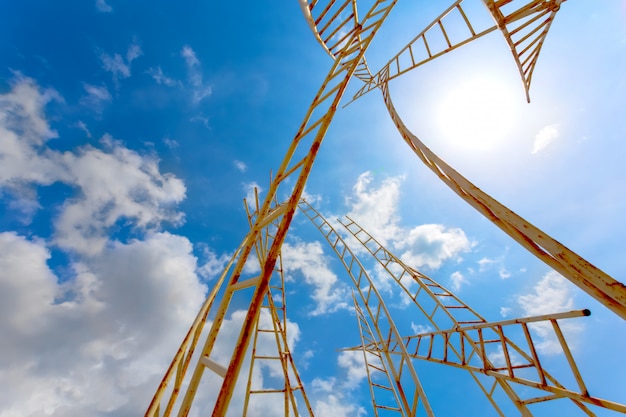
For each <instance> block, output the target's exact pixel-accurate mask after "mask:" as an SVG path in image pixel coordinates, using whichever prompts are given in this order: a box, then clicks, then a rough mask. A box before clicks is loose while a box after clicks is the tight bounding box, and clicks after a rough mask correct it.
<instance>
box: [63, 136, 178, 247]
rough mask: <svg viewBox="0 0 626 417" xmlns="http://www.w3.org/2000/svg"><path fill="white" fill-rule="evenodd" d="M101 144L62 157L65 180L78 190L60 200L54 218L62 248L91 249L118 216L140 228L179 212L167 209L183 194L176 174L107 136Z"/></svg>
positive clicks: (100, 243)
mask: <svg viewBox="0 0 626 417" xmlns="http://www.w3.org/2000/svg"><path fill="white" fill-rule="evenodd" d="M103 144H104V146H105V147H106V148H107V149H106V151H103V150H100V149H95V148H91V147H85V148H83V149H81V150H79V152H78V153H69V152H66V153H64V154H63V156H62V158H61V161H62V162H63V166H64V167H66V168H67V171H68V174H69V175H70V181H69V182H70V184H72V185H74V186H75V187H77V188H78V189H79V190H80V197H78V198H75V199H72V200H70V201H66V202H65V204H64V206H63V209H62V211H61V214H60V216H59V218H58V219H57V221H56V229H57V234H56V242H57V244H59V245H60V246H61V247H63V248H67V249H71V250H75V251H77V252H82V253H86V254H94V253H96V252H98V251H100V250H102V248H103V245H104V244H105V243H106V240H107V237H106V235H105V233H106V232H107V230H108V229H109V228H111V227H112V226H113V225H115V224H116V223H117V222H118V221H120V220H123V219H126V220H129V219H130V220H132V225H133V227H136V228H141V229H146V228H150V227H154V226H159V225H160V224H161V223H162V222H163V221H171V222H174V223H176V222H179V221H181V220H182V214H181V213H178V212H176V211H174V210H172V209H170V208H171V207H172V206H173V205H174V204H176V203H178V202H180V201H182V200H183V199H184V197H185V186H184V184H183V182H182V181H181V180H180V179H178V178H176V177H174V176H173V175H171V174H161V173H160V172H159V170H158V161H157V160H156V159H153V158H148V157H144V156H141V155H139V154H137V153H136V152H134V151H131V150H129V149H127V148H124V147H123V146H122V145H121V144H120V143H119V142H117V141H114V140H112V138H110V137H109V136H105V137H104V138H103Z"/></svg>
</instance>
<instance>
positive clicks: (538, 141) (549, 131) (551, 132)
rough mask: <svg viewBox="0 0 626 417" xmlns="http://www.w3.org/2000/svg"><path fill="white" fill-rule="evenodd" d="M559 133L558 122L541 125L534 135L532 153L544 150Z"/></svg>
mask: <svg viewBox="0 0 626 417" xmlns="http://www.w3.org/2000/svg"><path fill="white" fill-rule="evenodd" d="M559 135H560V125H559V124H558V123H555V124H551V125H548V126H545V127H543V128H542V129H541V130H540V131H539V133H537V135H536V136H535V142H534V143H533V150H532V153H533V154H535V153H538V152H540V151H542V150H544V149H545V148H546V147H547V146H548V145H550V144H551V143H552V142H554V140H555V139H557V138H558V137H559Z"/></svg>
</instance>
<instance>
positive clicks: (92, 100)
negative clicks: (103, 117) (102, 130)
mask: <svg viewBox="0 0 626 417" xmlns="http://www.w3.org/2000/svg"><path fill="white" fill-rule="evenodd" d="M83 88H84V89H85V93H86V95H85V96H83V97H82V98H81V99H80V104H82V105H83V106H86V107H89V108H90V109H92V110H94V111H95V112H97V113H101V112H102V110H103V109H104V106H105V104H106V103H109V102H111V101H112V100H113V97H111V93H109V90H108V89H107V88H106V86H105V85H99V86H98V85H92V84H87V83H83Z"/></svg>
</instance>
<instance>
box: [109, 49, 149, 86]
mask: <svg viewBox="0 0 626 417" xmlns="http://www.w3.org/2000/svg"><path fill="white" fill-rule="evenodd" d="M141 55H143V52H142V51H141V47H140V46H139V44H138V43H137V42H133V43H132V44H130V46H129V47H128V50H127V51H126V56H125V57H122V56H121V55H120V54H118V53H115V54H113V55H111V54H108V53H106V52H104V51H99V53H98V57H99V58H100V62H101V64H102V69H104V70H105V71H107V72H110V73H111V74H113V81H114V82H115V83H116V84H117V83H118V80H119V79H120V78H128V77H130V76H131V64H132V62H133V61H134V60H136V59H137V58H139V57H140V56H141Z"/></svg>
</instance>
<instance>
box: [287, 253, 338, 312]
mask: <svg viewBox="0 0 626 417" xmlns="http://www.w3.org/2000/svg"><path fill="white" fill-rule="evenodd" d="M282 253H283V268H284V269H285V272H286V273H287V274H294V273H296V272H297V273H299V274H302V276H303V277H304V280H305V282H306V283H307V284H309V285H312V286H313V288H314V289H313V294H312V295H311V298H312V299H313V300H314V301H315V304H316V307H315V309H314V310H313V311H311V312H310V314H311V315H313V316H315V315H320V314H327V313H331V312H334V311H337V310H339V309H347V308H348V306H349V304H348V289H347V287H346V286H345V285H341V284H340V283H339V282H338V280H337V275H335V273H334V272H333V271H332V270H331V269H330V267H329V266H328V261H327V260H326V258H325V257H324V252H323V250H322V245H321V244H320V243H319V242H311V243H305V242H296V243H295V244H293V245H292V244H289V243H285V244H283V249H282Z"/></svg>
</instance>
